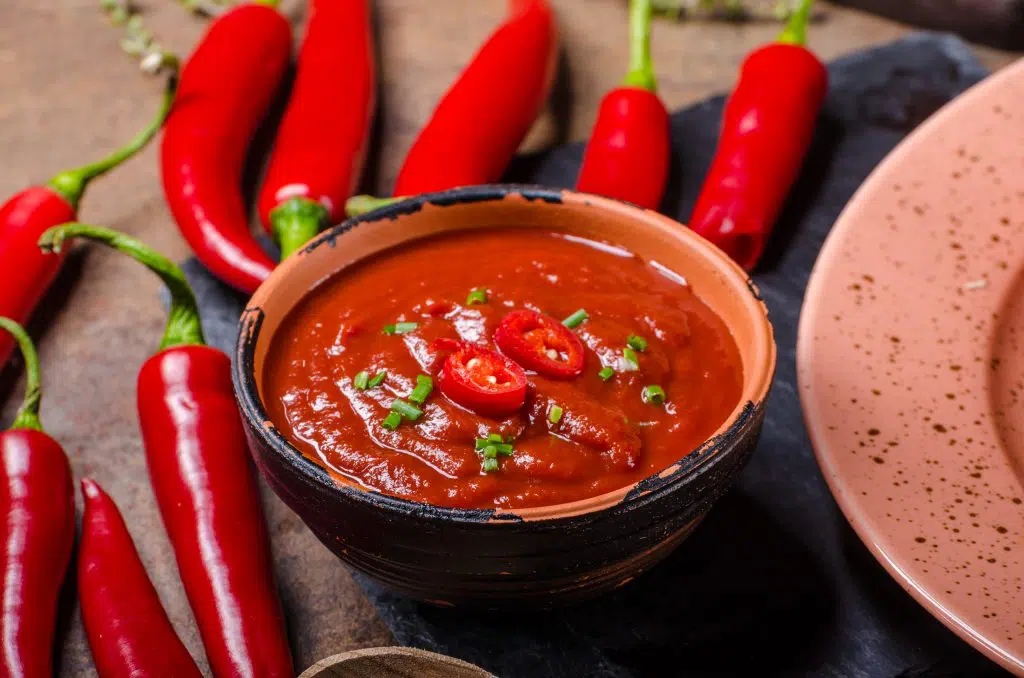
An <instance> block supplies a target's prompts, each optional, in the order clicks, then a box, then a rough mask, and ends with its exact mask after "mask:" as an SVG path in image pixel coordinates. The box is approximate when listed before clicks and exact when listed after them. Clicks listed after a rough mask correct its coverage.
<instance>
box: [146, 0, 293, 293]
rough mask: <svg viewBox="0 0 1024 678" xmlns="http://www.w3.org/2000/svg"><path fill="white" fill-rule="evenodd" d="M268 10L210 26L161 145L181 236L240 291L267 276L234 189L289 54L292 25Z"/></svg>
mask: <svg viewBox="0 0 1024 678" xmlns="http://www.w3.org/2000/svg"><path fill="white" fill-rule="evenodd" d="M272 4H273V0H267V4H255V3H249V4H244V5H239V6H237V7H235V8H234V9H231V10H230V11H228V12H226V13H224V14H223V15H221V16H220V17H218V18H217V19H216V20H215V21H214V22H213V23H212V24H211V25H210V29H209V30H208V31H207V32H206V35H205V36H204V37H203V40H202V42H200V43H199V47H197V48H196V51H195V52H194V53H193V54H192V57H191V58H190V59H189V60H188V63H187V64H185V69H184V70H183V71H182V74H181V89H180V92H179V94H178V101H177V102H176V103H175V105H174V110H173V111H171V115H170V118H168V120H167V126H166V130H165V131H164V138H163V142H162V143H161V145H160V164H161V176H162V179H163V185H164V196H165V197H166V199H167V204H168V205H169V206H170V208H171V213H172V214H173V215H174V220H175V221H176V222H177V223H178V228H179V229H180V230H181V234H182V235H183V236H184V237H185V240H187V241H188V244H189V246H190V247H191V248H192V250H193V251H194V252H195V254H196V257H198V258H199V261H201V262H203V265H204V266H206V268H208V269H210V271H211V272H212V273H213V274H214V275H216V276H217V277H218V278H220V279H221V280H223V281H224V282H226V283H228V284H229V285H232V286H233V287H236V288H238V289H239V290H241V291H243V292H246V293H252V292H253V291H254V290H255V289H256V288H257V287H258V286H259V284H260V283H261V282H263V280H264V279H265V278H266V277H267V276H268V275H270V271H271V270H273V268H274V262H273V261H271V259H270V257H268V256H267V254H266V253H265V252H264V251H263V250H262V249H261V248H260V246H259V243H257V242H256V239H255V238H254V237H253V235H252V232H251V231H250V230H249V218H248V213H247V210H246V205H245V201H244V199H243V197H242V187H241V183H242V169H243V165H244V163H245V155H246V151H247V150H248V146H249V141H250V139H251V138H252V135H253V133H254V132H255V131H256V128H257V126H258V125H259V123H260V121H261V120H262V119H263V116H264V114H265V113H266V112H267V109H268V108H269V107H270V103H271V101H272V100H273V98H274V94H275V93H276V92H277V89H278V86H279V85H280V83H281V78H282V77H283V76H284V72H285V69H286V68H287V66H288V60H289V58H290V56H291V41H292V32H291V26H290V25H289V24H288V21H287V20H286V19H285V18H284V17H283V16H281V14H280V13H279V12H278V11H277V10H275V9H274V8H273V7H272V6H270V5H272Z"/></svg>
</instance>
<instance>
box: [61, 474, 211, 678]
mask: <svg viewBox="0 0 1024 678" xmlns="http://www.w3.org/2000/svg"><path fill="white" fill-rule="evenodd" d="M82 498H83V500H84V502H85V512H84V514H83V515H82V540H81V542H80V544H79V546H78V595H79V598H80V600H81V606H82V622H83V623H84V625H85V632H86V635H88V637H89V648H90V649H91V650H92V658H93V663H94V664H96V671H97V673H99V675H100V678H160V677H161V676H175V678H193V677H194V678H201V676H202V674H201V673H199V669H198V667H196V664H195V662H194V661H192V656H191V655H189V653H188V650H186V649H185V646H184V645H183V644H182V642H181V639H180V638H178V634H177V633H175V632H174V627H173V626H171V620H170V619H168V618H167V613H166V612H165V611H164V607H163V605H161V604H160V597H159V596H158V595H157V592H156V589H155V588H153V583H152V582H151V581H150V580H149V576H148V575H147V574H146V568H145V567H144V566H143V565H142V561H141V560H140V559H139V552H138V551H136V550H135V544H134V543H132V537H131V535H130V534H128V528H127V527H126V526H125V524H124V518H122V517H121V512H120V511H118V510H117V505H116V504H115V503H114V500H113V499H111V498H110V497H109V496H107V493H106V492H104V491H103V489H102V488H101V487H100V486H99V485H97V484H96V483H95V482H94V481H92V480H90V479H88V478H86V479H85V480H83V481H82Z"/></svg>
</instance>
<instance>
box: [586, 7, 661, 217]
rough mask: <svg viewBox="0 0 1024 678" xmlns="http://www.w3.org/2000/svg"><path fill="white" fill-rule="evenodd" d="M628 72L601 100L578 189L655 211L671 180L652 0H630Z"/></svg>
mask: <svg viewBox="0 0 1024 678" xmlns="http://www.w3.org/2000/svg"><path fill="white" fill-rule="evenodd" d="M629 27H630V31H629V32H630V36H629V42H630V52H631V55H630V68H629V73H627V74H626V79H625V81H623V84H622V87H618V88H616V89H613V90H612V91H611V92H609V93H608V94H606V95H605V96H604V99H602V100H601V108H600V110H599V111H598V114H597V122H596V123H595V125H594V131H593V132H591V134H590V141H589V142H588V143H587V150H586V153H585V154H584V155H583V166H582V167H581V168H580V176H579V179H578V180H577V182H576V188H577V190H580V191H584V192H587V193H597V194H598V195H604V196H607V197H609V198H616V199H618V200H626V201H628V202H631V203H633V204H634V205H639V206H640V207H646V208H648V209H657V208H658V205H660V204H661V197H662V194H663V193H664V192H665V181H666V180H667V179H668V157H669V120H668V111H667V110H665V104H663V103H662V102H661V99H660V98H658V94H657V83H656V81H655V79H654V66H653V64H652V63H651V0H631V4H630V9H629Z"/></svg>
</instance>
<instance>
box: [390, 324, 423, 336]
mask: <svg viewBox="0 0 1024 678" xmlns="http://www.w3.org/2000/svg"><path fill="white" fill-rule="evenodd" d="M417 327H419V324H417V323H395V324H394V325H385V326H384V334H408V333H409V332H412V331H413V330H414V329H416V328H417Z"/></svg>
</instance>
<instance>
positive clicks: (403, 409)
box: [391, 400, 423, 421]
mask: <svg viewBox="0 0 1024 678" xmlns="http://www.w3.org/2000/svg"><path fill="white" fill-rule="evenodd" d="M391 412H392V413H395V412H397V413H398V414H399V415H401V416H403V417H405V418H406V419H408V420H409V421H416V420H417V419H419V418H420V415H422V414H423V410H421V409H420V408H418V407H416V406H415V405H412V404H410V403H407V402H405V401H404V400H395V401H393V402H392V403H391Z"/></svg>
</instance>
